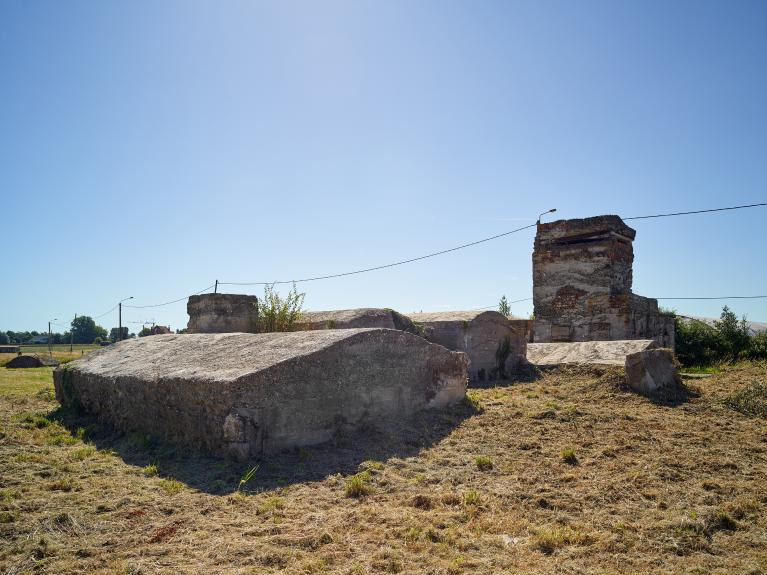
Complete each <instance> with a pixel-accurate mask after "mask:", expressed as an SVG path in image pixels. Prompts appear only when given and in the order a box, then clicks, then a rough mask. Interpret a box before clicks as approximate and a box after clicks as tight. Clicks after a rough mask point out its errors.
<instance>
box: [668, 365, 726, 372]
mask: <svg viewBox="0 0 767 575" xmlns="http://www.w3.org/2000/svg"><path fill="white" fill-rule="evenodd" d="M721 372H722V367H721V366H719V365H708V366H702V365H693V366H690V367H683V368H682V369H680V370H679V373H695V374H698V373H711V374H713V373H721Z"/></svg>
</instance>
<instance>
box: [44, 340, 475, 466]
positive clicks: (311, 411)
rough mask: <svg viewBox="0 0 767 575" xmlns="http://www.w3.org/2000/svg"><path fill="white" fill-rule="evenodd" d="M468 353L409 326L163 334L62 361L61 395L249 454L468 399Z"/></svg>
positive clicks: (124, 419) (160, 432) (190, 440)
mask: <svg viewBox="0 0 767 575" xmlns="http://www.w3.org/2000/svg"><path fill="white" fill-rule="evenodd" d="M467 365H468V360H467V358H466V355H465V354H463V353H456V352H451V351H449V350H447V349H445V348H444V347H442V346H439V345H435V344H432V343H429V342H428V341H426V340H425V339H423V338H421V337H418V336H416V335H412V334H409V333H406V332H403V331H397V330H390V329H346V330H320V331H307V332H291V333H269V334H244V333H233V334H187V335H157V336H153V337H145V338H139V339H134V340H127V341H123V342H120V343H118V344H115V345H112V346H109V347H108V348H105V349H102V350H99V351H96V352H93V353H91V354H89V355H87V356H85V357H84V358H83V359H80V360H77V361H74V362H71V363H69V364H67V365H66V366H62V367H61V368H59V369H57V370H56V372H55V374H54V382H55V387H56V397H57V399H58V400H59V401H60V402H61V403H62V404H63V405H65V406H74V407H76V408H79V409H81V410H83V411H85V412H88V413H92V414H95V415H97V416H98V417H99V418H100V419H101V420H102V421H104V422H107V423H110V424H112V425H113V426H114V427H116V428H118V429H121V430H125V431H141V432H145V433H148V434H151V435H152V436H156V437H160V438H163V439H165V440H169V441H173V442H177V443H182V444H186V445H190V446H192V447H195V448H200V449H204V450H207V451H210V452H213V453H216V454H223V455H229V456H234V457H237V458H239V459H244V458H247V457H250V456H255V455H259V454H261V453H268V452H274V451H279V450H281V449H284V448H289V447H293V446H299V445H310V444H316V443H321V442H324V441H327V440H328V439H330V438H331V437H332V436H333V435H334V434H335V433H336V432H337V431H339V430H341V429H343V428H348V427H354V426H356V425H359V424H363V423H375V422H385V421H387V420H388V419H390V418H396V417H405V416H408V415H411V414H413V413H414V412H416V411H418V410H421V409H424V408H441V407H444V406H446V405H449V404H451V403H454V402H457V401H459V400H461V399H462V398H463V396H464V393H465V390H466V382H467Z"/></svg>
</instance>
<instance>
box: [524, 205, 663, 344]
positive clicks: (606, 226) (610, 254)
mask: <svg viewBox="0 0 767 575" xmlns="http://www.w3.org/2000/svg"><path fill="white" fill-rule="evenodd" d="M635 236H636V231H635V230H634V229H632V228H630V227H629V226H627V225H626V224H625V223H624V222H623V220H621V219H620V218H619V217H618V216H611V215H608V216H596V217H592V218H584V219H576V220H559V221H556V222H551V223H548V224H539V225H538V232H537V234H536V236H535V249H534V251H533V304H534V307H535V335H534V339H535V341H536V342H566V341H595V340H623V339H653V340H655V341H657V342H658V344H659V345H661V346H663V347H670V348H673V347H674V318H673V316H671V315H669V314H664V313H661V312H660V311H659V309H658V301H657V300H655V299H650V298H646V297H642V296H638V295H635V294H633V293H632V292H631V284H632V265H633V262H634V249H633V246H632V242H633V241H634V237H635Z"/></svg>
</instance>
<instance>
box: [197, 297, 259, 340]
mask: <svg viewBox="0 0 767 575" xmlns="http://www.w3.org/2000/svg"><path fill="white" fill-rule="evenodd" d="M186 312H187V313H188V314H189V323H188V324H187V332H188V333H236V332H242V333H255V332H256V329H257V320H258V298H257V297H256V296H254V295H240V294H228V293H206V294H202V295H193V296H190V297H189V300H188V301H187V304H186Z"/></svg>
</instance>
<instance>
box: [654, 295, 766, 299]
mask: <svg viewBox="0 0 767 575" xmlns="http://www.w3.org/2000/svg"><path fill="white" fill-rule="evenodd" d="M762 298H767V295H722V296H714V297H656V298H653V299H762Z"/></svg>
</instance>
